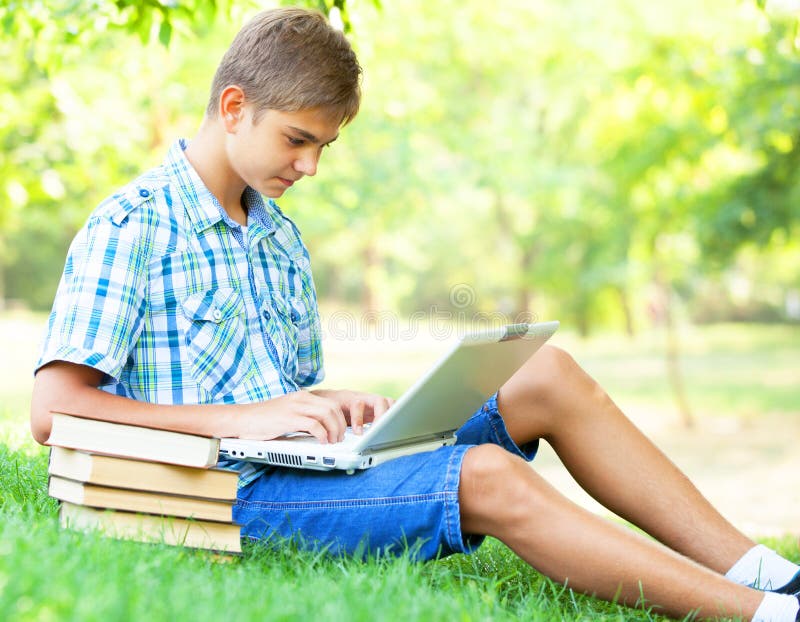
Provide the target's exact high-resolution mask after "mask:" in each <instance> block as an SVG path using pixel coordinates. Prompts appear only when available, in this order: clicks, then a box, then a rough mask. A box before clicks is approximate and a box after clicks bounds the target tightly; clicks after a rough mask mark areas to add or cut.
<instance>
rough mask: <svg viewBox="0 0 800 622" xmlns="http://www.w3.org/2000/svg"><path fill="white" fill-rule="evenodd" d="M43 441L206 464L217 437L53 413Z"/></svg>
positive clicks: (214, 458) (211, 460)
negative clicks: (48, 430) (50, 426)
mask: <svg viewBox="0 0 800 622" xmlns="http://www.w3.org/2000/svg"><path fill="white" fill-rule="evenodd" d="M46 444H47V445H51V446H59V447H67V448H70V449H80V450H83V451H88V452H91V453H97V454H105V455H110V456H118V457H122V458H135V459H137V460H149V461H153V462H166V463H168V464H181V465H184V466H190V467H199V468H208V467H211V466H214V465H215V464H216V463H217V458H218V456H219V439H218V438H208V437H205V436H198V435H195V434H184V433H181V432H171V431H168V430H157V429H154V428H144V427H140V426H135V425H127V424H122V423H110V422H108V421H100V420H97V419H86V418H84V417H75V416H73V415H66V414H63V413H53V426H52V429H51V431H50V437H49V438H48V439H47V443H46Z"/></svg>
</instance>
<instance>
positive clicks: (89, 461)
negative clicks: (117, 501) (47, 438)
mask: <svg viewBox="0 0 800 622" xmlns="http://www.w3.org/2000/svg"><path fill="white" fill-rule="evenodd" d="M48 470H49V472H50V474H51V475H57V476H59V477H63V478H66V479H71V480H76V481H80V482H86V483H88V484H96V485H98V486H113V487H115V488H127V489H132V490H144V491H149V492H160V493H167V494H173V495H184V496H190V497H203V498H206V499H219V500H225V501H234V500H235V499H236V489H237V484H238V480H239V476H238V474H237V473H235V472H233V471H225V470H222V469H198V468H193V467H186V466H180V465H174V464H162V463H159V462H146V461H141V460H134V459H131V458H117V457H113V456H102V455H96V454H91V453H86V452H82V451H77V450H74V449H67V448H64V447H52V448H51V449H50V465H49V467H48Z"/></svg>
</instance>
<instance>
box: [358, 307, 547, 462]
mask: <svg viewBox="0 0 800 622" xmlns="http://www.w3.org/2000/svg"><path fill="white" fill-rule="evenodd" d="M558 325H559V324H558V322H542V323H539V324H512V325H509V326H501V327H498V328H496V329H491V330H488V331H480V332H477V333H472V334H468V335H465V336H463V337H461V338H460V339H458V340H457V341H456V342H455V343H454V344H453V346H452V347H451V348H450V349H449V350H448V351H447V352H446V353H445V355H444V356H443V357H442V358H441V359H440V360H439V362H438V363H436V365H434V366H433V367H432V368H431V369H430V370H429V371H428V373H427V374H425V375H423V376H422V377H421V378H419V379H418V380H417V381H416V382H415V383H414V384H413V385H412V386H411V388H410V389H408V390H407V391H406V392H405V393H404V394H403V395H402V396H401V397H400V399H398V400H397V402H395V403H394V404H393V405H392V407H391V408H390V409H389V410H388V411H387V412H386V413H385V414H384V415H383V417H381V418H380V419H379V420H378V421H376V422H375V423H373V424H372V426H371V427H370V429H369V431H368V432H366V433H365V434H364V436H363V438H361V439H360V440H359V441H358V442H357V443H356V444H355V445H354V446H353V449H354V450H355V451H362V452H363V451H365V450H370V449H372V450H376V449H380V448H382V447H385V446H388V445H397V444H399V443H403V442H404V441H408V442H411V441H413V440H416V439H422V438H426V437H430V436H434V435H444V436H446V435H447V434H448V433H452V432H454V431H455V430H456V429H458V428H459V427H461V425H462V424H463V423H464V422H465V421H466V419H467V417H469V416H470V415H472V413H474V412H475V411H476V410H477V409H478V408H480V406H481V404H483V403H484V402H485V401H486V399H487V398H488V397H489V396H490V395H492V393H494V392H495V391H497V389H499V388H500V386H501V385H502V384H503V383H505V382H506V380H508V379H509V378H510V377H511V376H512V375H513V374H514V372H516V371H517V370H518V369H519V368H520V367H521V366H522V364H523V363H524V362H525V361H527V360H528V359H529V358H530V357H531V356H532V355H533V353H534V352H536V350H538V349H539V348H540V347H541V346H542V344H543V343H544V342H545V341H547V340H548V339H549V338H550V337H551V335H552V334H553V333H554V332H555V331H556V329H557V328H558Z"/></svg>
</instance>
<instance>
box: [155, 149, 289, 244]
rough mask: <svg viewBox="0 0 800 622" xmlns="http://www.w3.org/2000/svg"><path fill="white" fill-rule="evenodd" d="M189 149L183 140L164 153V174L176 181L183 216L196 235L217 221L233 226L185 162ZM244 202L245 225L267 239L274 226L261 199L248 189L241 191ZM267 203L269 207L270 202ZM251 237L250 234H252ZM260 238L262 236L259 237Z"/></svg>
mask: <svg viewBox="0 0 800 622" xmlns="http://www.w3.org/2000/svg"><path fill="white" fill-rule="evenodd" d="M188 146H189V141H187V140H186V139H185V138H181V139H178V140H176V141H175V142H174V143H173V144H172V147H170V150H169V152H168V153H167V157H166V160H165V161H164V166H165V168H166V169H167V174H168V175H169V176H170V177H171V178H173V179H174V180H175V181H176V185H177V187H178V191H179V192H180V195H181V198H182V199H183V204H184V205H185V207H186V213H187V215H188V216H189V219H190V220H191V221H192V224H193V226H194V229H195V231H197V232H200V231H204V230H205V229H208V228H209V227H211V226H212V225H215V224H216V223H218V222H219V221H220V220H224V221H226V222H227V223H228V224H229V225H231V224H233V225H234V226H235V223H234V222H233V221H232V220H231V219H230V218H229V217H228V215H227V212H225V210H224V209H223V207H222V205H221V204H220V202H219V201H218V200H217V197H215V196H214V195H213V194H212V193H211V191H210V190H209V189H208V188H207V187H206V185H205V183H203V180H202V179H200V175H198V174H197V171H196V170H194V167H193V166H192V164H191V163H190V162H189V160H188V159H187V158H186V154H185V153H184V150H185V149H186V147H188ZM244 202H245V205H246V206H247V215H248V221H252V222H248V224H250V225H253V224H254V223H255V227H254V228H255V229H257V230H260V233H261V234H262V235H269V234H271V233H274V232H275V229H276V226H275V222H274V221H273V219H272V216H271V215H270V213H269V209H268V207H267V206H266V204H265V202H264V198H263V197H262V196H261V195H260V194H259V193H258V192H257V191H256V190H254V189H253V188H250V187H249V186H248V187H246V188H245V191H244ZM270 203H272V202H271V201H270ZM251 234H252V230H251ZM259 237H261V236H259Z"/></svg>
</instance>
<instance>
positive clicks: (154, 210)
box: [37, 141, 323, 485]
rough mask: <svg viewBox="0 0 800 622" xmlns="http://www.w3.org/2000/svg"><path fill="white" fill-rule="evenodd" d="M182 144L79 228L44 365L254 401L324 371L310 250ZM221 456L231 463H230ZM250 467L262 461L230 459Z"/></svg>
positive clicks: (181, 396)
mask: <svg viewBox="0 0 800 622" xmlns="http://www.w3.org/2000/svg"><path fill="white" fill-rule="evenodd" d="M185 148H186V143H185V141H178V142H176V143H175V144H174V145H173V146H172V148H171V149H170V151H169V153H168V155H167V158H166V160H165V161H164V163H163V164H162V165H161V166H160V167H158V168H155V169H153V170H151V171H149V172H147V173H145V174H144V175H142V176H141V177H139V178H138V179H136V180H135V181H133V182H132V183H131V184H129V185H127V186H125V187H124V188H122V189H121V190H120V191H119V192H118V193H117V194H115V195H113V196H112V197H110V198H109V199H106V200H105V201H103V203H101V204H100V205H99V206H98V208H97V209H96V210H95V211H94V212H93V213H92V214H91V216H90V217H89V219H88V221H87V223H86V225H85V226H84V227H83V228H82V229H81V230H80V231H79V232H78V234H77V236H76V237H75V239H74V241H73V243H72V246H71V247H70V250H69V254H68V255H67V261H66V265H65V267H64V273H63V275H62V278H61V282H60V284H59V287H58V291H57V293H56V298H55V302H54V304H53V310H52V312H51V314H50V319H49V323H48V329H47V336H46V339H45V342H44V345H43V350H42V354H41V357H40V359H39V362H38V364H37V368H38V367H41V366H42V365H44V364H46V363H48V362H50V361H55V360H63V361H70V362H72V363H78V364H82V365H88V366H90V367H93V368H95V369H98V370H99V371H102V372H103V373H104V374H105V382H104V383H103V384H102V385H101V387H100V388H101V389H103V390H105V391H109V392H111V393H115V394H118V395H124V396H126V397H130V398H133V399H137V400H142V401H146V402H153V403H158V404H208V403H230V404H233V403H248V402H256V401H262V400H267V399H269V398H272V397H277V396H280V395H283V394H285V393H289V392H291V391H296V390H298V388H300V387H306V386H310V385H312V384H315V383H316V382H319V381H320V380H322V377H323V371H322V350H321V339H320V321H319V314H318V311H317V300H316V294H315V291H314V283H313V280H312V277H311V269H310V264H309V258H308V252H307V250H306V248H305V246H304V245H303V243H302V241H301V239H300V234H299V231H298V230H297V228H296V227H295V225H294V224H293V223H292V221H291V220H289V219H288V218H287V217H286V216H284V215H283V213H282V212H281V211H280V209H279V208H278V206H277V205H275V203H274V202H272V201H267V202H265V201H264V200H263V198H262V197H261V195H259V194H258V193H257V192H256V191H254V190H252V189H251V188H247V190H246V191H245V195H244V196H245V204H246V206H247V212H248V218H247V227H246V231H245V230H244V229H243V228H242V227H240V226H239V225H238V224H237V223H236V222H235V221H233V220H232V219H231V218H230V217H229V216H228V215H227V214H226V212H225V211H224V210H223V209H222V206H221V205H220V203H219V202H218V201H217V199H216V198H215V197H214V196H213V195H212V194H211V192H210V191H209V190H208V189H207V188H206V187H205V185H204V184H203V182H202V181H201V179H200V177H199V176H198V175H197V173H196V172H195V170H194V169H193V168H192V166H191V164H190V163H189V161H188V160H187V159H186V157H185V155H184V153H183V150H184V149H185ZM221 464H222V463H221ZM224 466H231V467H233V468H236V470H239V471H240V472H241V474H242V477H241V478H240V485H245V484H246V483H248V482H250V481H252V479H254V478H255V477H256V476H257V475H258V473H259V472H260V469H259V468H257V467H256V466H254V465H252V463H236V464H230V463H228V462H226V463H225V465H224Z"/></svg>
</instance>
